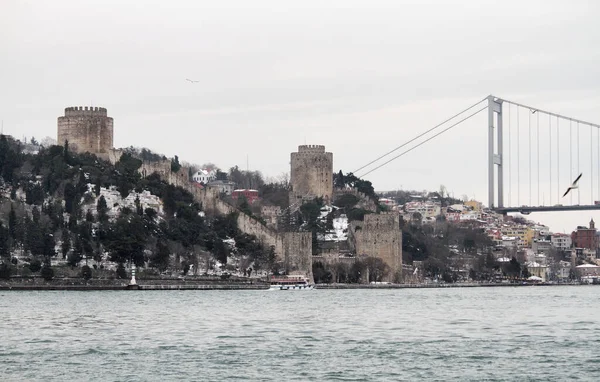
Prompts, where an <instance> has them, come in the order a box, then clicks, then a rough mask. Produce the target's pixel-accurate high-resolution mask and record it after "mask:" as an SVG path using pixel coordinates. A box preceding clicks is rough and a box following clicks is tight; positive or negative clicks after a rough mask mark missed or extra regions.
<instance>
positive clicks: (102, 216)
mask: <svg viewBox="0 0 600 382" xmlns="http://www.w3.org/2000/svg"><path fill="white" fill-rule="evenodd" d="M96 211H98V221H99V222H100V223H106V222H107V221H108V215H107V213H108V206H107V205H106V199H105V198H104V196H101V197H100V199H98V203H97V204H96Z"/></svg>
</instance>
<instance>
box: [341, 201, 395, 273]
mask: <svg viewBox="0 0 600 382" xmlns="http://www.w3.org/2000/svg"><path fill="white" fill-rule="evenodd" d="M348 231H349V235H350V238H349V240H350V242H351V245H352V246H353V247H354V249H355V251H356V255H357V256H371V257H377V258H380V259H381V260H383V262H384V263H386V264H387V266H388V267H389V272H388V274H387V276H386V277H385V279H384V281H389V282H397V281H398V279H400V278H401V274H402V230H401V229H400V216H399V215H398V213H396V212H382V213H380V214H367V215H365V218H364V221H362V222H361V221H352V222H351V223H350V226H349V227H348Z"/></svg>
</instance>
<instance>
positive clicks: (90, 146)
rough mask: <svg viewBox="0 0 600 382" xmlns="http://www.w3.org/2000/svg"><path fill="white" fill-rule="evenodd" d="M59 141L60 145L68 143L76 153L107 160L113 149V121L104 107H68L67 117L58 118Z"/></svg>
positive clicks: (66, 110)
mask: <svg viewBox="0 0 600 382" xmlns="http://www.w3.org/2000/svg"><path fill="white" fill-rule="evenodd" d="M57 141H58V144H59V145H64V144H65V141H68V142H69V149H71V150H73V151H74V152H77V153H85V152H89V153H92V154H95V155H96V156H98V157H100V158H102V159H105V160H107V159H108V157H109V151H110V150H111V149H112V148H113V119H112V118H111V117H108V115H107V112H106V109H105V108H103V107H88V106H85V107H83V106H75V107H68V108H66V109H65V115H64V116H63V117H58V137H57Z"/></svg>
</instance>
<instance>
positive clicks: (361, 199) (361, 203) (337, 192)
mask: <svg viewBox="0 0 600 382" xmlns="http://www.w3.org/2000/svg"><path fill="white" fill-rule="evenodd" d="M341 195H354V196H356V197H357V198H358V203H357V204H356V207H358V208H362V209H364V210H367V211H371V212H377V205H376V204H375V202H374V201H373V199H371V198H369V197H368V196H367V195H365V194H363V193H362V192H359V191H358V190H357V189H356V188H336V189H334V190H333V200H334V201H335V199H336V198H338V197H339V196H341Z"/></svg>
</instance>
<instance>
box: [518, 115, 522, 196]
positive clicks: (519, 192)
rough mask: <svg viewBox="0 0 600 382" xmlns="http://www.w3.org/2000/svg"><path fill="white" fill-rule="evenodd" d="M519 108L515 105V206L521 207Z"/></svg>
mask: <svg viewBox="0 0 600 382" xmlns="http://www.w3.org/2000/svg"><path fill="white" fill-rule="evenodd" d="M519 110H520V109H519V106H518V105H517V205H519V206H520V205H521V203H520V200H521V183H520V182H521V147H520V143H521V133H520V122H519V119H520V118H519Z"/></svg>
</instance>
